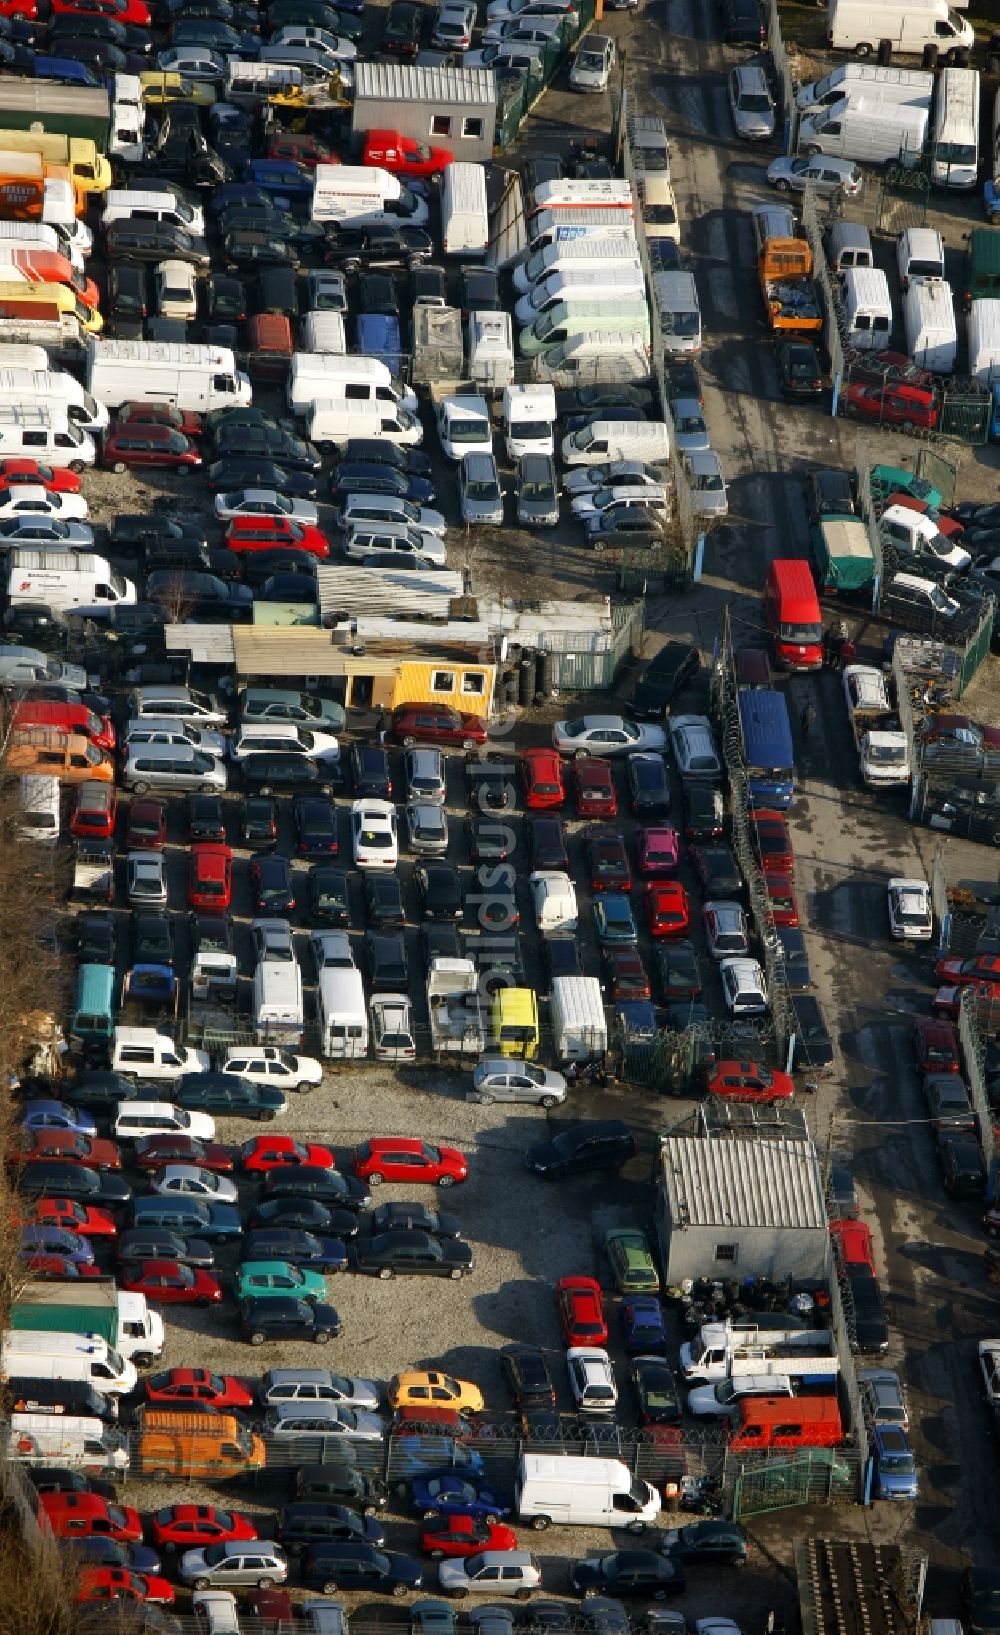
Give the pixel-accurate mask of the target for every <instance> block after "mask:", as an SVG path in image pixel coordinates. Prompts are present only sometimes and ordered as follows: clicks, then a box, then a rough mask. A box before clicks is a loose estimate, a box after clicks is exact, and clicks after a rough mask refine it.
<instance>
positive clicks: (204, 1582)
mask: <svg viewBox="0 0 1000 1635" xmlns="http://www.w3.org/2000/svg"><path fill="white" fill-rule="evenodd" d="M211 1587H212V1580H211V1579H210V1578H196V1579H195V1581H194V1583H193V1584H192V1586H191V1588H192V1589H195V1590H210V1589H211Z"/></svg>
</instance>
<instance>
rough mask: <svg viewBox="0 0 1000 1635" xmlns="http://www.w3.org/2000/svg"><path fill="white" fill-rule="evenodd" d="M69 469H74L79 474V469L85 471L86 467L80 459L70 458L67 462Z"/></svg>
mask: <svg viewBox="0 0 1000 1635" xmlns="http://www.w3.org/2000/svg"><path fill="white" fill-rule="evenodd" d="M69 469H70V471H75V472H76V473H77V474H78V475H79V473H80V472H81V471H86V469H87V467H86V465H85V464H84V462H83V461H82V460H71V461H70V463H69Z"/></svg>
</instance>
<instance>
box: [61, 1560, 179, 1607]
mask: <svg viewBox="0 0 1000 1635" xmlns="http://www.w3.org/2000/svg"><path fill="white" fill-rule="evenodd" d="M73 1599H74V1601H76V1602H77V1603H78V1604H82V1603H84V1602H87V1603H90V1602H91V1601H144V1602H147V1603H152V1604H155V1605H156V1606H160V1607H169V1606H172V1605H173V1602H174V1587H173V1585H172V1584H170V1583H168V1581H167V1579H165V1578H161V1577H160V1575H159V1574H158V1573H134V1572H132V1571H131V1570H130V1569H129V1568H128V1567H84V1568H83V1569H82V1571H81V1572H80V1575H79V1577H78V1579H77V1581H76V1594H75V1595H74V1597H73Z"/></svg>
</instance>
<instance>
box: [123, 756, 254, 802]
mask: <svg viewBox="0 0 1000 1635" xmlns="http://www.w3.org/2000/svg"><path fill="white" fill-rule="evenodd" d="M227 781H228V779H227V775H226V768H225V766H224V765H223V763H222V762H221V761H220V760H218V759H217V757H216V756H214V755H206V753H205V752H204V750H200V749H196V748H195V746H194V745H193V744H187V745H184V744H136V745H135V746H134V747H130V748H129V751H128V755H127V758H126V761H125V766H124V769H123V771H122V782H123V784H124V785H125V788H126V789H131V790H132V791H133V793H134V794H136V795H148V794H150V793H154V792H162V793H164V794H177V793H188V792H191V793H193V794H213V793H215V792H216V791H221V790H224V789H225V788H226V784H227Z"/></svg>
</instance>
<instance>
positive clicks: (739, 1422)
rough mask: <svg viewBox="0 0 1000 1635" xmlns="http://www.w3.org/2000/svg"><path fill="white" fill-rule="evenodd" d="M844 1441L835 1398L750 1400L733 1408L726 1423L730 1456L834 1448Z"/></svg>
mask: <svg viewBox="0 0 1000 1635" xmlns="http://www.w3.org/2000/svg"><path fill="white" fill-rule="evenodd" d="M843 1439H844V1428H843V1425H842V1424H841V1419H840V1408H839V1406H838V1404H837V1398H836V1397H835V1396H833V1395H830V1396H801V1397H751V1398H750V1400H749V1401H743V1402H740V1403H738V1404H737V1405H736V1408H735V1409H734V1411H733V1417H732V1419H731V1421H730V1429H729V1438H728V1441H729V1447H730V1449H731V1450H732V1452H733V1453H743V1452H750V1451H751V1450H752V1449H754V1448H835V1447H837V1446H838V1444H839V1443H840V1442H842V1441H843Z"/></svg>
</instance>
